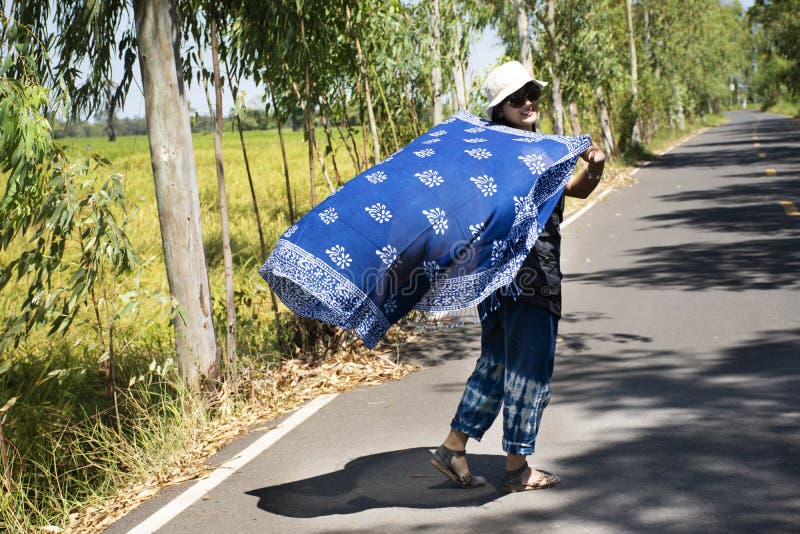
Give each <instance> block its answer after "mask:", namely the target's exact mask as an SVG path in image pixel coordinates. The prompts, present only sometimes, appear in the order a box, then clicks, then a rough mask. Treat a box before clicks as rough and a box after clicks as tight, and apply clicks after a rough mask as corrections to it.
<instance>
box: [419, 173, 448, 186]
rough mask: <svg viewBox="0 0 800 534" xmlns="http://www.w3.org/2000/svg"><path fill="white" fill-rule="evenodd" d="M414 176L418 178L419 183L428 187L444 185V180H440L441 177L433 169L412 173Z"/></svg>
mask: <svg viewBox="0 0 800 534" xmlns="http://www.w3.org/2000/svg"><path fill="white" fill-rule="evenodd" d="M414 176H416V177H417V178H419V181H420V182H422V183H423V184H425V185H427V186H428V187H436V186H437V185H442V184H443V183H444V178H442V176H441V175H440V174H439V173H438V172H436V171H434V170H433V169H428V170H427V171H423V172H416V173H414Z"/></svg>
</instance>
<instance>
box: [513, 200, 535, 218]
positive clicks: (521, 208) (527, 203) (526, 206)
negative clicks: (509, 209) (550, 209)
mask: <svg viewBox="0 0 800 534" xmlns="http://www.w3.org/2000/svg"><path fill="white" fill-rule="evenodd" d="M532 208H533V206H532V202H531V199H530V198H528V197H518V196H514V213H515V214H517V215H519V214H527V213H530V212H531V209H532Z"/></svg>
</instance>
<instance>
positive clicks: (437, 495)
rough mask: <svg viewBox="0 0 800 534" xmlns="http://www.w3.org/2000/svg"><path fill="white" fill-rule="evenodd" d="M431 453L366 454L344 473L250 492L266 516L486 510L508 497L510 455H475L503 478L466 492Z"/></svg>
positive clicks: (482, 468)
mask: <svg viewBox="0 0 800 534" xmlns="http://www.w3.org/2000/svg"><path fill="white" fill-rule="evenodd" d="M432 448H435V447H432ZM430 450H431V448H425V447H417V448H413V449H404V450H398V451H389V452H382V453H379V454H371V455H369V456H362V457H360V458H356V459H355V460H352V461H350V462H348V463H347V465H345V466H344V468H343V469H341V470H339V471H334V472H332V473H327V474H323V475H319V476H314V477H311V478H307V479H304V480H297V481H295V482H289V483H286V484H279V485H277V486H269V487H265V488H259V489H254V490H251V491H248V492H246V493H247V494H248V495H253V496H255V497H258V507H259V508H260V509H262V510H264V511H266V512H269V513H272V514H277V515H282V516H287V517H297V518H311V517H320V516H327V515H333V514H355V513H358V512H362V511H364V510H370V509H374V508H393V507H402V508H416V509H435V508H450V507H464V506H481V505H483V504H486V503H488V502H490V501H493V500H495V499H497V498H499V497H501V496H502V494H501V493H500V492H499V491H498V489H497V488H499V487H500V485H501V482H502V481H501V474H502V473H503V470H504V469H505V456H495V455H480V454H476V455H470V457H469V462H470V468H471V469H472V470H473V471H474V472H476V473H489V474H491V473H495V474H497V475H498V476H497V477H496V478H492V477H487V479H488V480H487V484H486V486H484V487H480V488H472V489H460V488H457V487H455V485H454V484H453V482H451V481H450V480H449V479H447V478H445V477H444V475H442V474H440V473H439V472H438V471H436V469H434V467H433V466H431V464H430V458H431V452H430Z"/></svg>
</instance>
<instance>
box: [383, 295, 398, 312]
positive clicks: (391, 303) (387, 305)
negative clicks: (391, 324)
mask: <svg viewBox="0 0 800 534" xmlns="http://www.w3.org/2000/svg"><path fill="white" fill-rule="evenodd" d="M396 309H397V299H395V298H394V297H393V296H392V297H389V298H388V299H386V302H384V303H383V311H385V312H386V313H389V314H391V313H394V312H395V310H396Z"/></svg>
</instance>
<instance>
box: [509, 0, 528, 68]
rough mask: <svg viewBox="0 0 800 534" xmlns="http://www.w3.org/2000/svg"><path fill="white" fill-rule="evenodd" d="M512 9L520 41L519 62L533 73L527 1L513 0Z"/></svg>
mask: <svg viewBox="0 0 800 534" xmlns="http://www.w3.org/2000/svg"><path fill="white" fill-rule="evenodd" d="M511 6H512V9H513V10H514V15H515V17H516V19H517V39H518V40H519V60H520V62H521V63H522V64H523V65H524V66H525V68H526V69H528V72H533V52H532V51H531V36H530V30H529V27H528V10H527V8H526V7H525V0H512V1H511Z"/></svg>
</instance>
